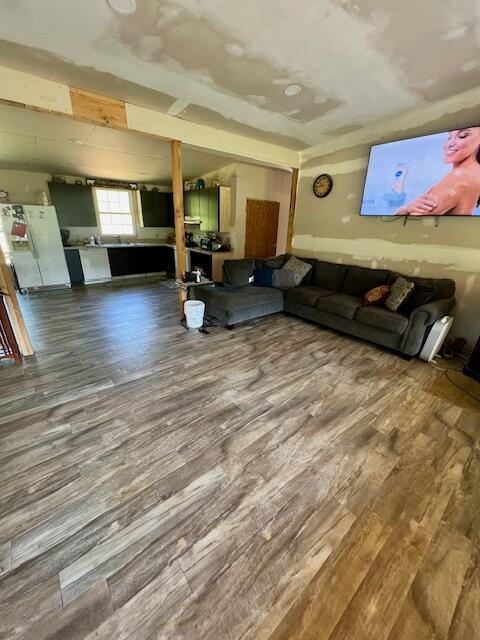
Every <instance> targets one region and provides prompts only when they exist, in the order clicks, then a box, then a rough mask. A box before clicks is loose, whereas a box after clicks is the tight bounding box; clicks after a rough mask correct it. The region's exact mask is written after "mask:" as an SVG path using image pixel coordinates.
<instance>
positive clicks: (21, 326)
mask: <svg viewBox="0 0 480 640" xmlns="http://www.w3.org/2000/svg"><path fill="white" fill-rule="evenodd" d="M0 289H1V291H2V293H3V294H4V295H5V298H4V300H5V304H6V307H7V310H8V315H9V317H10V322H11V323H12V328H13V333H14V334H15V339H16V341H17V344H18V347H19V349H20V352H21V354H22V355H24V356H31V355H33V347H32V343H31V342H30V336H29V335H28V331H27V327H26V325H25V320H24V319H23V314H22V310H21V309H20V305H19V304H18V299H17V294H16V293H15V286H14V283H13V277H12V272H11V271H10V267H9V266H8V265H7V261H6V259H5V256H4V254H3V251H2V249H1V248H0Z"/></svg>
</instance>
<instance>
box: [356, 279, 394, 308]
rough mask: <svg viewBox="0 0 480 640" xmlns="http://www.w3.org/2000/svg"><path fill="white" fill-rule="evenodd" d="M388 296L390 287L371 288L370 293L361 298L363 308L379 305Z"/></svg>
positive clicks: (385, 285) (384, 285)
mask: <svg viewBox="0 0 480 640" xmlns="http://www.w3.org/2000/svg"><path fill="white" fill-rule="evenodd" d="M389 295H390V287H389V286H388V285H387V284H383V285H381V286H380V287H373V289H370V291H367V293H366V294H365V295H364V296H363V302H362V304H364V305H365V306H374V305H381V304H383V303H384V302H385V300H386V299H387V298H388V296H389Z"/></svg>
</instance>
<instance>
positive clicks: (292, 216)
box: [285, 169, 298, 253]
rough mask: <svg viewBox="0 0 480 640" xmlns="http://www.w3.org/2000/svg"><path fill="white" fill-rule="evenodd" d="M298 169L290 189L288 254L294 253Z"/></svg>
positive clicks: (294, 173)
mask: <svg viewBox="0 0 480 640" xmlns="http://www.w3.org/2000/svg"><path fill="white" fill-rule="evenodd" d="M297 188H298V169H292V184H291V187H290V208H289V211H288V227H287V243H286V246H285V252H286V253H292V240H293V226H294V224H295V207H296V205H297Z"/></svg>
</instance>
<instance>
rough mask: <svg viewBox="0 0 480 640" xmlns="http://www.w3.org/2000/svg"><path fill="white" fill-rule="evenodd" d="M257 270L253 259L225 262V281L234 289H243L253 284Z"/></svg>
mask: <svg viewBox="0 0 480 640" xmlns="http://www.w3.org/2000/svg"><path fill="white" fill-rule="evenodd" d="M254 269H255V260H254V259H253V258H242V259H240V260H225V262H224V263H223V281H224V283H225V284H229V285H230V286H232V287H243V286H246V285H248V284H249V283H250V282H251V280H250V279H251V278H252V277H253V272H254Z"/></svg>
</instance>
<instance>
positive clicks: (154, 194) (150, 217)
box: [139, 191, 174, 227]
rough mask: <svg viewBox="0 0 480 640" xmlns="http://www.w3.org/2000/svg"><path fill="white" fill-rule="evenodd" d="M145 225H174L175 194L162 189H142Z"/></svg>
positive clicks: (143, 224) (141, 197)
mask: <svg viewBox="0 0 480 640" xmlns="http://www.w3.org/2000/svg"><path fill="white" fill-rule="evenodd" d="M139 193H140V203H141V218H142V226H143V227H173V226H174V215H173V194H172V193H164V192H162V191H140V192H139Z"/></svg>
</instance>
